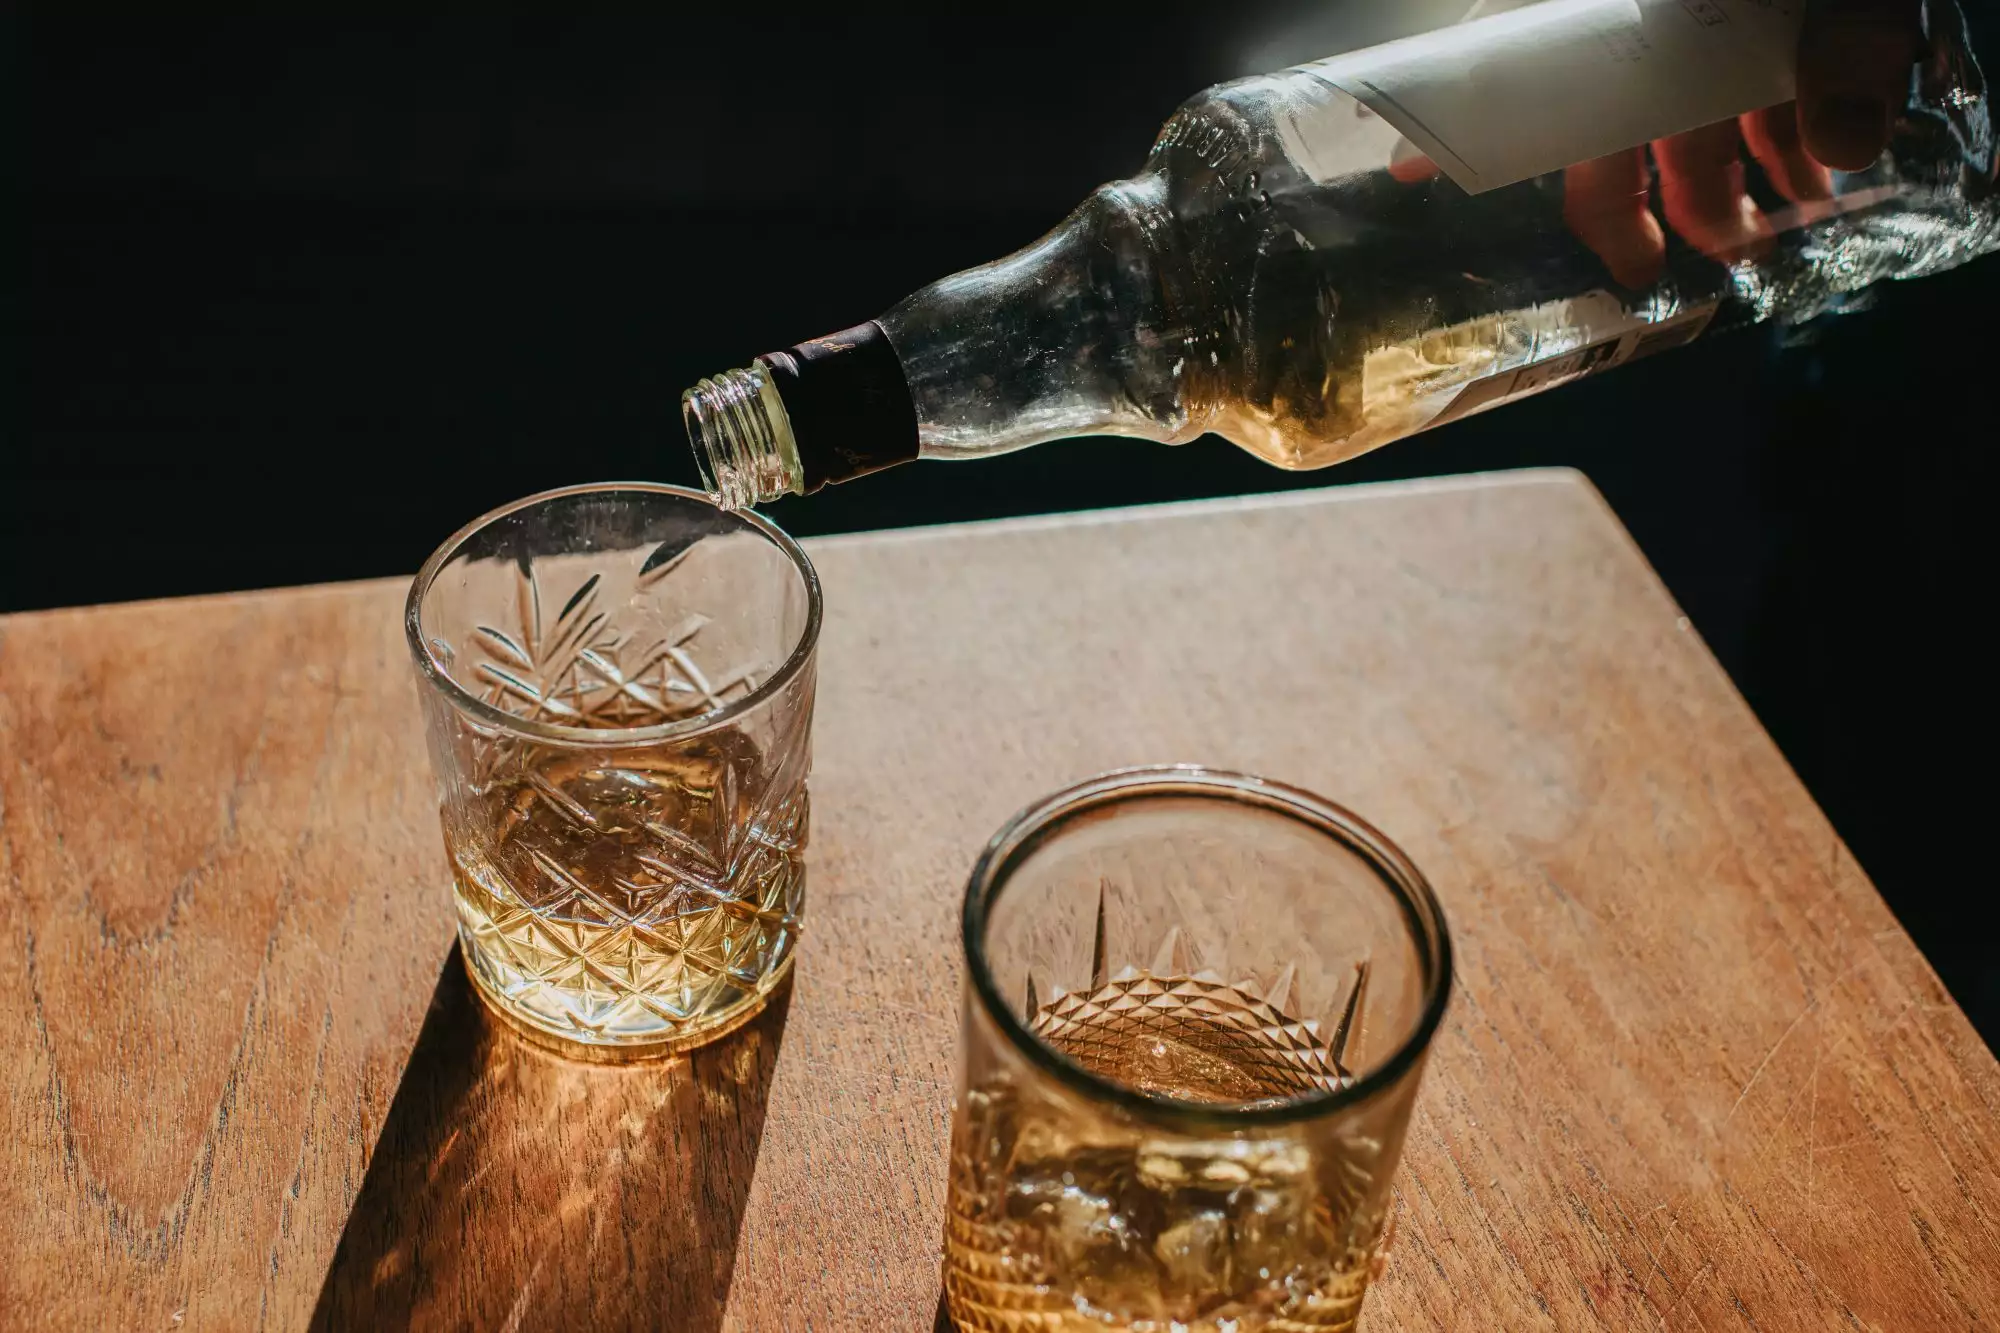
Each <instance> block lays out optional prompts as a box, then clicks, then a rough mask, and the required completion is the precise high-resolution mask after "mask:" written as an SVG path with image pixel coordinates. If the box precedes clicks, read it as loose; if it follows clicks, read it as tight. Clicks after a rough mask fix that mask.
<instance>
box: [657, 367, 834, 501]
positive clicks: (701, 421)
mask: <svg viewBox="0 0 2000 1333" xmlns="http://www.w3.org/2000/svg"><path fill="white" fill-rule="evenodd" d="M681 420H682V421H683V422H684V423H685V424H686V426H687V434H688V443H689V445H691V446H692V447H693V449H694V461H695V466H696V467H698V468H700V469H701V482H702V486H703V488H704V489H705V490H707V491H708V495H709V498H710V499H712V500H714V501H715V502H716V504H718V505H720V506H721V507H722V508H724V509H747V508H749V507H750V506H751V505H755V504H762V503H764V502H766V501H768V500H776V499H778V498H779V497H780V496H785V495H804V494H805V475H804V473H803V471H802V470H801V469H800V467H799V451H798V445H797V444H796V442H795V441H794V440H793V438H792V423H791V420H790V419H789V418H788V417H787V416H786V415H785V403H784V400H783V399H782V398H780V397H779V396H778V390H777V387H776V386H775V385H773V384H772V383H771V376H770V374H769V373H768V372H767V371H766V370H765V368H764V366H763V364H762V363H761V362H754V363H752V364H751V365H749V366H746V367H744V368H743V369H741V370H725V371H723V372H722V373H721V374H719V375H716V376H714V377H713V378H710V379H705V380H701V381H699V382H698V383H696V384H695V386H694V387H693V388H691V389H689V390H688V391H687V392H686V393H684V394H682V395H681Z"/></svg>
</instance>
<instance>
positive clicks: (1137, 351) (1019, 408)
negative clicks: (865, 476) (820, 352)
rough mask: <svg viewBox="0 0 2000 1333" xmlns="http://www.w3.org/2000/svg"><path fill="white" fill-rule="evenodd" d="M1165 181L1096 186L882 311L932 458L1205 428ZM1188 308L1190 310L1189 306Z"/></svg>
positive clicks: (1164, 436)
mask: <svg viewBox="0 0 2000 1333" xmlns="http://www.w3.org/2000/svg"><path fill="white" fill-rule="evenodd" d="M1175 235H1176V229H1175V228H1174V226H1173V222H1172V218H1171V217H1170V216H1169V213H1168V207H1167V203H1166V198H1165V190H1164V182H1163V181H1162V180H1161V179H1160V178H1159V177H1157V176H1141V177H1138V178H1136V179H1133V180H1127V181H1118V182H1115V183H1113V184H1110V185H1106V186H1102V187H1100V188H1099V189H1097V190H1096V191H1094V192H1093V193H1092V194H1091V195H1090V197H1089V198H1087V199H1085V200H1084V202H1083V203H1082V204H1081V205H1080V206H1079V207H1078V208H1077V209H1076V210H1075V211H1074V212H1072V213H1071V214H1070V215H1069V216H1068V217H1067V218H1065V219H1064V220H1063V221H1062V222H1061V223H1060V224H1058V225H1057V226H1056V228H1055V229H1054V230H1053V231H1051V232H1049V233H1048V234H1047V235H1046V236H1044V237H1042V238H1041V239H1040V240H1039V241H1036V242H1035V243H1034V244H1033V245H1030V246H1028V247H1027V248H1026V249H1023V250H1020V251H1017V252H1016V253H1014V254H1011V255H1008V256H1007V257H1005V258H1004V259H998V260H995V261H994V262H992V263H990V264H983V265H981V266H979V267H978V268H972V269H967V270H965V271H964V272H962V273H955V274H953V275H951V276H950V277H947V278H944V279H942V280H940V281H938V282H935V283H932V284H931V285H930V286H928V287H926V288H924V289H923V290H922V291H919V292H916V293H914V294H912V295H911V296H910V297H908V298H907V299H905V300H904V301H902V302H901V303H899V304H898V305H897V306H896V307H895V308H894V309H892V310H890V311H889V312H888V313H887V314H885V315H883V316H882V320H881V323H882V326H883V327H884V328H885V329H886V330H887V332H888V335H889V338H890V339H891V341H892V342H893V343H894V344H895V347H896V350H897V352H898V354H899V355H900V356H901V358H902V365H903V372H904V375H905V378H906V380H907V382H908V384H909V390H910V397H911V399H912V401H913V403H914V405H915V409H916V414H917V423H918V436H919V439H920V441H921V452H922V456H923V457H925V458H985V457H990V456H992V455H995V454H1002V453H1007V452H1010V451H1012V450H1015V449H1023V448H1027V447H1028V446H1030V445H1035V444H1041V443H1044V442H1046V441H1049V440H1056V439H1064V438H1068V437H1073V436H1079V435H1125V436H1137V437H1141V438H1145V439H1151V440H1160V441H1166V442H1178V441H1180V440H1183V439H1189V438H1192V437H1193V436H1194V435H1198V434H1200V431H1201V424H1200V422H1198V421H1196V420H1195V416H1196V415H1198V414H1191V413H1190V410H1189V407H1188V404H1189V402H1190V401H1192V399H1191V396H1190V394H1189V392H1188V390H1189V384H1188V381H1187V380H1186V378H1184V377H1183V376H1182V374H1181V371H1180V370H1179V369H1177V368H1176V365H1175V362H1176V360H1177V352H1176V348H1177V344H1178V341H1179V339H1178V336H1177V332H1176V331H1169V327H1168V326H1169V325H1172V324H1174V323H1175V321H1173V320H1171V319H1169V318H1168V317H1167V306H1168V304H1169V303H1168V302H1167V300H1166V293H1165V285H1166V282H1167V281H1168V279H1169V278H1170V276H1171V270H1172V267H1173V264H1172V260H1173V256H1172V255H1171V254H1169V253H1167V252H1165V250H1164V249H1163V247H1167V246H1170V245H1171V244H1172V238H1173V237H1174V236H1175ZM1183 313H1184V312H1183Z"/></svg>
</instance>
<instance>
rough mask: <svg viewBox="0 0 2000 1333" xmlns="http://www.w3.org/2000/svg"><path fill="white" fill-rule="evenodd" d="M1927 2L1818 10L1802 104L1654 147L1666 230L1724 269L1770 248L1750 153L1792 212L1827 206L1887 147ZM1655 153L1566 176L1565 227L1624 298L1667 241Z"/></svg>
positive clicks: (1846, 3) (1657, 262) (1802, 68)
mask: <svg viewBox="0 0 2000 1333" xmlns="http://www.w3.org/2000/svg"><path fill="white" fill-rule="evenodd" d="M1921 7H1922V6H1921V0H1813V2H1812V3H1811V4H1810V6H1809V8H1808V9H1807V10H1806V16H1805V25H1804V28H1803V30H1802V32H1801V33H1800V37H1799V58H1798V101H1797V102H1795V103H1794V102H1787V103H1785V104H1784V105H1782V106H1774V107H1766V108H1765V109H1764V110H1762V111H1753V112H1751V113H1749V114H1748V115H1744V116H1739V117H1737V118H1736V119H1735V120H1725V121H1720V122H1717V123H1716V124H1713V125H1704V126H1702V127H1701V128H1700V129H1695V130H1689V131H1688V132H1686V133H1685V134H1676V135H1674V136H1672V137H1671V138H1666V139H1657V140H1655V141H1654V142H1653V143H1652V144H1651V145H1650V149H1651V152H1652V155H1653V162H1654V163H1656V164H1657V165H1658V167H1659V180H1660V207H1661V212H1662V213H1664V214H1665V218H1666V225H1667V226H1670V227H1672V228H1673V229H1674V231H1675V232H1676V233H1678V234H1679V235H1680V236H1681V237H1682V239H1684V240H1686V241H1687V242H1688V243H1689V244H1691V245H1693V246H1695V247H1696V248H1697V249H1699V250H1701V251H1702V252H1703V253H1705V254H1708V255H1710V256H1712V257H1714V258H1716V259H1720V260H1723V261H1725V262H1727V261H1732V260H1736V259H1740V258H1744V257H1746V256H1749V255H1754V254H1756V253H1758V252H1759V251H1760V250H1762V249H1763V248H1764V247H1765V246H1766V245H1768V244H1769V242H1770V240H1771V236H1772V230H1771V224H1770V221H1769V219H1767V218H1766V217H1765V216H1764V214H1763V212H1762V210H1760V209H1759V208H1758V207H1757V205H1756V204H1755V203H1754V202H1753V201H1752V200H1751V198H1750V196H1749V194H1748V192H1747V191H1746V190H1745V189H1744V184H1743V157H1742V149H1743V148H1745V147H1747V148H1749V150H1750V154H1751V156H1752V157H1754V158H1756V159H1757V161H1758V163H1759V164H1760V165H1761V166H1762V167H1763V168H1764V172H1765V175H1766V176H1767V177H1768V178H1769V179H1770V182H1771V184H1772V186H1773V187H1774V188H1775V189H1776V190H1777V191H1778V193H1780V194H1782V195H1783V196H1784V197H1785V198H1787V199H1789V200H1791V201H1793V202H1794V203H1802V202H1805V201H1807V200H1813V199H1824V198H1826V197H1827V196H1828V195H1829V194H1830V193H1831V190H1832V178H1831V177H1830V176H1829V174H1828V172H1827V168H1828V167H1835V168H1838V169H1840V170H1843V171H1858V170H1861V169H1862V168H1864V167H1866V166H1868V165H1869V164H1870V163H1872V162H1873V161H1874V160H1875V159H1876V158H1877V157H1878V156H1880V155H1881V152H1882V149H1883V148H1884V147H1885V146H1886V145H1887V144H1888V142H1889V133H1890V130H1891V128H1892V126H1893V124H1894V118H1895V111H1896V108H1897V107H1898V106H1899V105H1900V104H1901V103H1902V100H1903V95H1904V90H1905V88H1906V87H1907V85H1908V83H1909V77H1910V64H1911V62H1912V61H1914V60H1915V59H1916V58H1917V54H1918V51H1919V49H1920V43H1921V36H1922V34H1921V26H1920V21H1919V11H1920V9H1921ZM1647 151H1648V150H1647V147H1644V146H1642V147H1639V148H1632V149H1628V150H1627V151H1625V152H1622V153H1613V154H1611V155H1610V156H1608V157H1600V158H1596V159H1593V160H1592V161H1589V162H1579V163H1577V164H1576V165H1575V166H1572V167H1570V168H1568V169H1567V170H1566V171H1565V172H1564V176H1563V219H1564V221H1565V222H1567V223H1568V225H1569V228H1570V230H1571V231H1572V232H1574V233H1575V234H1576V237H1577V239H1579V240H1581V241H1582V242H1583V243H1584V244H1585V245H1587V246H1589V247H1590V248H1591V249H1592V250H1593V251H1595V252H1596V254H1597V256H1598V257H1599V258H1600V259H1602V260H1603V261H1604V264H1605V267H1606V268H1608V269H1610V270H1611V275H1612V277H1614V278H1616V279H1617V280H1618V281H1619V282H1620V283H1622V284H1624V285H1625V286H1627V287H1644V286H1647V285H1649V284H1651V283H1652V282H1653V281H1654V279H1656V278H1658V277H1659V274H1660V268H1661V266H1662V264H1664V263H1665V260H1666V233H1665V231H1664V230H1663V228H1662V227H1661V223H1660V219H1659V218H1658V217H1656V216H1655V215H1654V213H1653V210H1652V200H1651V189H1650V183H1649V180H1648V171H1647V160H1646V154H1647Z"/></svg>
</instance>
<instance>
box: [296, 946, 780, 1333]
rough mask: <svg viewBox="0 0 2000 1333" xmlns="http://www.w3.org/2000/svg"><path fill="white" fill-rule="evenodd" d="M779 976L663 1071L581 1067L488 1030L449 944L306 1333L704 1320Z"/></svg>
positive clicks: (756, 1113) (763, 1064)
mask: <svg viewBox="0 0 2000 1333" xmlns="http://www.w3.org/2000/svg"><path fill="white" fill-rule="evenodd" d="M790 1002H791V986H790V984H789V983H787V984H786V985H785V986H784V987H783V988H782V989H781V990H780V991H779V993H778V994H777V995H775V996H774V997H773V998H772V1000H771V1003H770V1005H769V1007H768V1008H766V1009H765V1011H764V1012H763V1013H762V1014H760V1015H759V1016H758V1017H757V1018H756V1019H755V1020H754V1021H753V1022H751V1023H750V1024H749V1025H748V1026H746V1027H744V1028H743V1029H741V1030H740V1031H738V1032H736V1033H735V1034H733V1035H731V1036H729V1037H726V1038H724V1039H723V1040H721V1041H720V1042H718V1043H716V1044H715V1045H713V1046H709V1047H705V1048H702V1049H700V1050H697V1051H695V1052H693V1053H692V1054H690V1055H684V1056H677V1057H675V1058H673V1059H671V1060H662V1061H654V1062H649V1063H645V1064H638V1065H589V1064H580V1063H575V1062H572V1061H568V1060H564V1059H562V1058H561V1057H559V1056H556V1055H553V1054H550V1053H548V1052H545V1051H543V1050H541V1049H539V1048H537V1047H534V1046H531V1045H529V1044H527V1043H526V1042H524V1041H522V1040H521V1039H520V1038H519V1037H517V1036H516V1035H515V1034H514V1033H512V1032H511V1031H509V1030H507V1029H506V1028H504V1027H503V1026H501V1025H500V1024H499V1023H497V1022H495V1021H494V1020H492V1019H491V1018H489V1017H488V1016H487V1014H486V1012H485V1010H484V1009H483V1008H482V1007H481V1005H480V1003H479V1000H478V998H477V997H476V996H475V995H474V994H473V992H472V987H471V983H470V982H469V981H467V979H466V976H465V969H464V968H463V966H462V965H461V964H460V962H459V955H458V951H457V949H456V948H454V949H453V950H452V955H451V958H450V959H449V960H448V961H447V963H446V965H445V969H444V973H443V975H442V976H441V977H440V978H439V979H438V985H437V990H436V993H435V994H434V995H433V997H432V1000H431V1008H430V1013H429V1014H428V1016H427V1017H426V1018H425V1020H424V1028H423V1031H422V1033H421V1034H419V1036H418V1038H417V1045H416V1050H415V1052H414V1053H413V1054H412V1056H411V1058H410V1065H409V1068H408V1070H407V1071H406V1072H405V1074H404V1075H403V1082H402V1086H401V1087H400V1088H399V1089H398V1090H397V1092H396V1100H395V1102H394V1104H393V1105H392V1106H391V1107H390V1109H389V1119H388V1122H387V1123H386V1124H385V1125H384V1126H383V1129H382V1137H381V1141H380V1142H379V1143H378V1144H377V1146H376V1150H375V1157H374V1159H373V1161H371V1162H370V1164H369V1167H368V1175H367V1178H366V1179H365V1180H364V1181H363V1182H362V1186H361V1193H360V1197H359V1198H358V1199H357V1200H356V1201H355V1205H354V1211H353V1213H352V1214H350V1215H349V1217H348V1220H347V1228H346V1230H345V1231H344V1232H343V1233H342V1235H341V1238H340V1248H339V1250H338V1252H337V1253H336V1254H335V1256H334V1261H333V1267H332V1269H331V1270H330V1271H329V1273H328V1274H327V1279H326V1284H325V1286H324V1287H323V1288H321V1290H320V1296H319V1306H318V1309H317V1310H316V1311H315V1312H314V1315H313V1323H312V1327H313V1328H314V1330H316V1331H322V1330H323V1331H325V1333H336V1331H342V1333H344V1330H348V1329H375V1328H392V1327H393V1328H406V1327H417V1328H430V1327H450V1328H466V1327H471V1328H499V1327H502V1326H504V1327H506V1328H508V1329H509V1330H524V1331H525V1330H532V1329H556V1328H561V1329H571V1328H592V1329H617V1328H648V1329H655V1328H673V1329H689V1330H694V1331H695V1333H713V1331H714V1330H715V1329H717V1328H719V1327H720V1325H721V1323H722V1311H723V1305H724V1303H725V1301H726V1300H727V1298H728V1295H729V1280H730V1274H731V1272H732V1270H733V1269H734V1267H735V1261H736V1236H737V1230H738V1227H739V1226H740V1225H741V1223H742V1220H743V1208H744V1202H745V1200H746V1198H747V1197H748V1195H749V1192H750V1179H751V1174H752V1172H753V1170H754V1169H755V1167H756V1163H757V1147H758V1142H759V1140H760V1139H761V1138H762V1136H763V1131H764V1108H765V1100H766V1097H767V1095H768V1093H769V1090H770V1084H771V1071H772V1069H773V1067H774V1065H775V1064H776V1062H777V1056H778V1046H779V1043H780V1041H781V1040H782V1038H783V1035H784V1026H785V1013H786V1010H787V1009H788V1008H789V1006H790Z"/></svg>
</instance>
